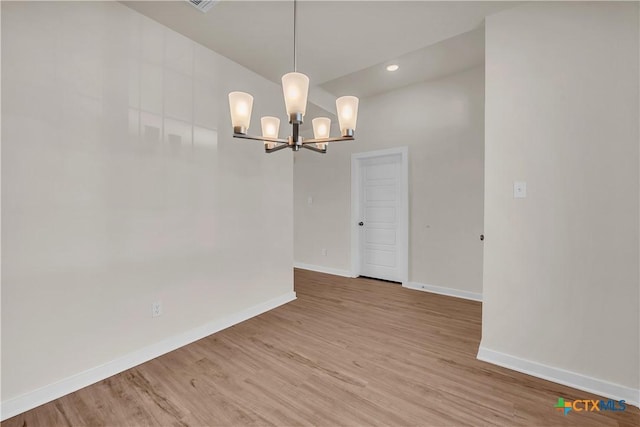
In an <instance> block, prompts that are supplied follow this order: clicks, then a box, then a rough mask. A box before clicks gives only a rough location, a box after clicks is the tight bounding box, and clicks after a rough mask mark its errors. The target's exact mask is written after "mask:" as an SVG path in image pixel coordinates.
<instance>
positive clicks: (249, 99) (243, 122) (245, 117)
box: [229, 92, 253, 134]
mask: <svg viewBox="0 0 640 427" xmlns="http://www.w3.org/2000/svg"><path fill="white" fill-rule="evenodd" d="M229 109H230V110H231V125H232V126H233V132H234V133H239V134H246V133H247V130H248V129H249V125H250V124H251V110H252V109H253V96H251V95H249V94H248V93H246V92H231V93H230V94H229Z"/></svg>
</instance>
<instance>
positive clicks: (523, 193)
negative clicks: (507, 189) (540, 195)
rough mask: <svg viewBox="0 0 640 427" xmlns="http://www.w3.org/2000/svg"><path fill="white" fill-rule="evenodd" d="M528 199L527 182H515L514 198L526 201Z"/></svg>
mask: <svg viewBox="0 0 640 427" xmlns="http://www.w3.org/2000/svg"><path fill="white" fill-rule="evenodd" d="M525 197H527V183H526V182H525V181H514V183H513V198H514V199H524V198H525Z"/></svg>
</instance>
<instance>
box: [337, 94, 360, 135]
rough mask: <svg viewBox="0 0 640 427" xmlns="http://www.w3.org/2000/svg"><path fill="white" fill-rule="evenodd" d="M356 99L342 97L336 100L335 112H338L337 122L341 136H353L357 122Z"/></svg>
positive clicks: (353, 97)
mask: <svg viewBox="0 0 640 427" xmlns="http://www.w3.org/2000/svg"><path fill="white" fill-rule="evenodd" d="M358 103H359V101H358V98H356V97H355V96H342V97H340V98H338V99H336V110H337V111H338V122H339V123H340V132H342V135H343V136H346V135H348V134H349V133H351V134H353V132H354V131H355V130H356V122H357V121H358Z"/></svg>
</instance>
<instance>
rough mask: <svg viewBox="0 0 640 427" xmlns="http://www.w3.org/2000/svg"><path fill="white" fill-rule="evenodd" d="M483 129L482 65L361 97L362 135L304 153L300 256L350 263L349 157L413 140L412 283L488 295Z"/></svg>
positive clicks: (298, 206) (328, 263) (298, 211)
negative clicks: (484, 247) (324, 251)
mask: <svg viewBox="0 0 640 427" xmlns="http://www.w3.org/2000/svg"><path fill="white" fill-rule="evenodd" d="M483 136H484V71H483V68H482V67H477V68H474V69H471V70H469V71H465V72H462V73H459V74H455V75H451V76H448V77H446V78H443V79H439V80H434V81H430V82H425V83H420V84H415V85H412V86H409V87H406V88H403V89H399V90H395V91H393V92H389V93H386V94H383V95H379V96H375V97H371V98H367V99H362V100H361V101H360V111H359V117H358V127H357V131H356V141H354V142H348V143H336V144H330V146H329V152H328V154H326V155H325V156H324V157H321V156H318V155H316V154H314V153H311V152H309V151H303V152H300V153H298V154H296V159H295V164H294V176H295V184H294V208H295V232H294V238H295V260H296V262H298V263H305V264H311V265H316V266H321V267H329V268H331V269H335V270H342V271H344V272H348V271H349V270H350V268H351V260H350V257H351V253H350V251H351V242H350V238H351V233H350V212H351V154H352V153H359V152H365V151H373V150H379V149H383V148H389V147H397V146H408V147H409V192H410V201H409V203H410V206H409V210H410V213H409V215H410V223H409V224H410V225H409V240H410V242H409V244H410V247H409V254H410V259H409V280H410V281H412V282H417V283H423V284H428V285H433V286H441V287H447V288H453V289H458V290H464V291H469V292H473V293H481V292H482V242H480V240H479V238H478V237H479V235H480V234H481V233H482V226H483V219H482V215H483V155H484V146H483ZM308 197H312V198H313V200H314V202H313V204H312V205H311V206H309V205H308V203H307V201H308ZM322 249H327V256H323V255H322Z"/></svg>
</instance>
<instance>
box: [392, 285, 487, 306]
mask: <svg viewBox="0 0 640 427" xmlns="http://www.w3.org/2000/svg"><path fill="white" fill-rule="evenodd" d="M402 286H404V287H405V288H409V289H415V290H418V291H424V292H431V293H433V294H440V295H447V296H450V297H456V298H463V299H470V300H473V301H482V294H478V293H475V292H469V291H463V290H460V289H453V288H443V287H441V286H433V285H425V284H424V283H417V282H407V283H403V284H402Z"/></svg>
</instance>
